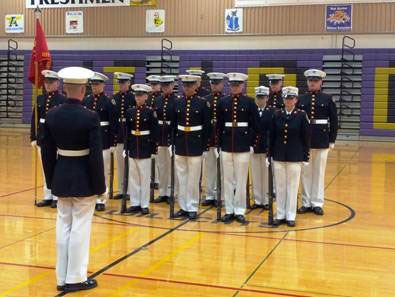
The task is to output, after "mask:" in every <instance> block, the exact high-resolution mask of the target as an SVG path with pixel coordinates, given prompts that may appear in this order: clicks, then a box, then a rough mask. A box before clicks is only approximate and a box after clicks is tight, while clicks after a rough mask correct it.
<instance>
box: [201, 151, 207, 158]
mask: <svg viewBox="0 0 395 297" xmlns="http://www.w3.org/2000/svg"><path fill="white" fill-rule="evenodd" d="M202 156H203V159H206V157H207V152H206V151H205V152H203V155H202Z"/></svg>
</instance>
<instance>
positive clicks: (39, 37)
mask: <svg viewBox="0 0 395 297" xmlns="http://www.w3.org/2000/svg"><path fill="white" fill-rule="evenodd" d="M35 62H37V64H38V78H37V81H38V84H37V85H36V87H37V88H39V87H42V85H43V76H42V75H41V71H43V70H45V69H51V64H52V58H51V54H50V53H49V50H48V45H47V40H46V38H45V34H44V31H43V28H42V27H41V24H40V20H39V19H38V18H37V19H36V36H35V38H34V46H33V50H32V57H31V60H30V67H29V80H30V81H31V83H32V84H34V85H35V84H36V71H35V67H34V63H35Z"/></svg>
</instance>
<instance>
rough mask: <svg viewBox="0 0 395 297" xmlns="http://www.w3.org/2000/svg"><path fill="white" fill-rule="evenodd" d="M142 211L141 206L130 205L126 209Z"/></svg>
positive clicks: (128, 211)
mask: <svg viewBox="0 0 395 297" xmlns="http://www.w3.org/2000/svg"><path fill="white" fill-rule="evenodd" d="M139 211H141V206H130V207H128V208H127V209H126V212H127V213H138V212H139Z"/></svg>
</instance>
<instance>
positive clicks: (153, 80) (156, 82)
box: [146, 75, 162, 189]
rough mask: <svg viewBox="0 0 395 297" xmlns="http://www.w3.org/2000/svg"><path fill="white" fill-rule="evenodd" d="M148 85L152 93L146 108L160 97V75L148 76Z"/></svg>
mask: <svg viewBox="0 0 395 297" xmlns="http://www.w3.org/2000/svg"><path fill="white" fill-rule="evenodd" d="M146 80H147V82H148V84H149V85H150V86H151V89H152V91H151V92H150V94H149V95H148V99H147V102H146V105H147V106H150V107H152V106H153V105H154V103H155V101H156V99H157V98H159V97H160V96H162V90H161V85H160V75H149V76H147V78H146ZM152 160H153V161H156V155H153V156H152ZM154 186H155V188H156V189H157V188H158V186H159V167H158V164H157V162H155V185H154Z"/></svg>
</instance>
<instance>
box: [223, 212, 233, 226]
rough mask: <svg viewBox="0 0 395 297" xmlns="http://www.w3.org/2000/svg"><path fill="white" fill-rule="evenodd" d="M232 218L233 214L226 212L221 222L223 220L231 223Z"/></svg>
mask: <svg viewBox="0 0 395 297" xmlns="http://www.w3.org/2000/svg"><path fill="white" fill-rule="evenodd" d="M233 219H234V215H233V214H226V215H224V217H223V218H222V222H224V223H225V224H230V223H232V221H233Z"/></svg>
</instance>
